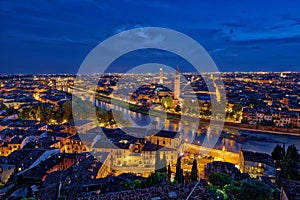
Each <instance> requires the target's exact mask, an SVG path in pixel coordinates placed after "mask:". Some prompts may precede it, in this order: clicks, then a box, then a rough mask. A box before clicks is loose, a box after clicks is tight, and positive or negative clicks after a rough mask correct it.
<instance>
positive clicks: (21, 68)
mask: <svg viewBox="0 0 300 200" xmlns="http://www.w3.org/2000/svg"><path fill="white" fill-rule="evenodd" d="M175 2H177V3H175ZM200 2H201V3H200ZM225 2H226V3H225ZM299 11H300V2H299V1H296V0H295V1H293V0H289V1H262V0H260V1H256V0H253V1H246V0H228V1H222V0H219V1H214V0H211V1H206V2H205V1H157V0H152V1H145V2H142V1H138V0H122V1H96V0H87V1H81V0H72V1H67V0H53V1H52V0H51V1H50V0H49V1H46V0H41V1H37V0H23V1H21V0H20V1H12V0H7V1H6V0H1V2H0V15H1V16H0V27H1V28H0V52H1V54H0V61H1V62H0V65H1V68H0V73H1V74H6V73H9V74H11V73H76V72H77V70H78V68H79V67H80V64H81V63H82V61H83V60H84V58H85V57H86V56H87V54H88V53H89V52H90V51H91V50H92V49H93V48H94V47H95V46H96V45H98V44H99V43H100V42H101V41H103V40H105V39H106V38H107V37H109V36H112V35H114V34H116V33H119V32H121V31H123V30H128V29H131V28H135V27H145V26H155V27H165V28H170V29H174V30H177V31H180V32H182V33H184V34H186V35H188V36H190V37H192V38H194V39H195V40H196V41H198V42H199V43H200V44H201V45H202V46H203V47H204V48H205V49H206V50H207V51H208V53H209V54H210V55H211V57H212V58H213V59H214V61H215V63H216V64H217V66H218V68H219V70H220V71H299V69H300V13H299ZM144 53H145V52H137V53H135V54H132V55H128V56H127V57H128V58H127V59H126V58H124V59H123V60H122V62H121V61H119V62H116V63H117V64H116V66H115V71H118V70H120V71H122V69H123V68H126V67H130V66H134V65H136V63H142V62H145V61H147V60H145V59H144V56H143V55H144ZM142 54H143V55H142ZM149 55H152V56H154V57H155V56H157V58H156V61H161V62H162V63H166V64H168V65H172V66H175V65H177V64H178V62H179V65H180V64H181V63H180V61H178V59H176V58H174V55H169V54H166V55H164V53H157V52H154V53H153V52H152V53H151V52H149ZM125 57H126V56H125ZM154 60H155V59H154ZM180 66H181V69H182V70H183V71H184V70H188V69H187V68H186V69H185V66H184V64H181V65H180Z"/></svg>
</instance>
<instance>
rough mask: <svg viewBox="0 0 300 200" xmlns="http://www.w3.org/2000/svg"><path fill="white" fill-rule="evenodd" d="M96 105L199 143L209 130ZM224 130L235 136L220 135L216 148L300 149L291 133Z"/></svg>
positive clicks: (298, 139) (138, 123)
mask: <svg viewBox="0 0 300 200" xmlns="http://www.w3.org/2000/svg"><path fill="white" fill-rule="evenodd" d="M95 104H96V106H98V107H100V108H104V109H107V110H109V109H113V110H116V111H121V112H122V113H123V114H124V116H125V118H128V119H130V120H131V122H132V124H133V126H137V127H144V128H149V127H150V126H151V122H153V121H156V122H157V125H156V128H157V129H159V130H161V129H165V130H170V131H180V132H181V133H182V134H185V135H188V138H191V137H192V138H195V141H199V144H202V143H203V141H204V139H205V137H206V136H207V131H205V130H206V128H207V127H205V126H207V125H203V126H204V127H200V128H199V129H198V126H197V122H194V123H193V122H190V123H188V124H184V123H182V122H180V121H177V120H169V119H163V118H159V117H153V116H149V115H145V114H142V113H137V112H134V111H131V110H128V109H126V108H122V107H120V106H118V105H114V104H109V103H105V102H102V101H99V100H97V101H96V102H95ZM224 131H226V132H227V133H233V134H234V136H233V137H230V136H229V137H222V136H221V137H220V138H218V141H217V143H216V145H215V147H214V148H216V149H221V148H222V147H223V146H225V147H226V149H227V150H228V151H232V152H238V151H239V149H240V148H241V147H242V148H243V149H244V150H248V151H256V152H263V153H269V154H270V153H271V152H272V150H273V149H274V147H275V146H276V144H285V146H286V147H287V146H289V145H291V144H295V146H296V147H297V148H298V149H300V136H291V135H281V134H272V133H265V132H253V131H244V130H236V129H232V128H230V129H228V128H225V129H224Z"/></svg>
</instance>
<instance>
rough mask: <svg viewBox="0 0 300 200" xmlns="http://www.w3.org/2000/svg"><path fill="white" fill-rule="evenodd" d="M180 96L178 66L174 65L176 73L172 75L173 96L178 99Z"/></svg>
mask: <svg viewBox="0 0 300 200" xmlns="http://www.w3.org/2000/svg"><path fill="white" fill-rule="evenodd" d="M179 96H180V75H179V67H178V66H177V67H176V73H175V76H174V97H175V99H178V98H179Z"/></svg>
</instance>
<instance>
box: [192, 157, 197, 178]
mask: <svg viewBox="0 0 300 200" xmlns="http://www.w3.org/2000/svg"><path fill="white" fill-rule="evenodd" d="M191 180H192V181H197V180H198V167H197V160H196V159H194V161H193V166H192V172H191Z"/></svg>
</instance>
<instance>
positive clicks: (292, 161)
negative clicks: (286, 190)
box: [280, 145, 300, 180]
mask: <svg viewBox="0 0 300 200" xmlns="http://www.w3.org/2000/svg"><path fill="white" fill-rule="evenodd" d="M299 162H300V158H299V154H298V150H297V148H296V147H295V145H291V146H289V147H288V149H287V152H286V154H285V156H284V158H283V162H282V170H281V173H280V177H281V178H286V179H292V180H300V173H299V168H300V166H299Z"/></svg>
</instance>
